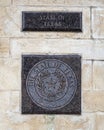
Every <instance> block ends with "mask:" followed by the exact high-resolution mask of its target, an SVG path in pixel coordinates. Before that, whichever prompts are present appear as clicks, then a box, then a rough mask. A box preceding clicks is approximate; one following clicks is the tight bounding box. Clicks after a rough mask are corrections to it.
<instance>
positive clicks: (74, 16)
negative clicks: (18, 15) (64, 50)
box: [22, 12, 82, 32]
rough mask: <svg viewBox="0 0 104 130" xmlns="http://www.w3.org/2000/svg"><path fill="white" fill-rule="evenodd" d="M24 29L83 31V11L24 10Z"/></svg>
mask: <svg viewBox="0 0 104 130" xmlns="http://www.w3.org/2000/svg"><path fill="white" fill-rule="evenodd" d="M22 31H72V32H82V13H81V12H22Z"/></svg>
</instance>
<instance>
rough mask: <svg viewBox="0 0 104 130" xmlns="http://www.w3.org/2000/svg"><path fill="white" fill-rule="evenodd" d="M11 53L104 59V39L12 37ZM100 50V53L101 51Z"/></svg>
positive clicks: (16, 54) (17, 55) (16, 55)
mask: <svg viewBox="0 0 104 130" xmlns="http://www.w3.org/2000/svg"><path fill="white" fill-rule="evenodd" d="M10 45H11V51H10V52H11V55H12V56H13V57H21V54H40V53H41V54H42V53H43V54H47V53H48V54H72V53H73V54H80V55H82V57H83V59H104V40H102V41H99V40H96V41H93V40H70V39H41V38H40V39H12V40H11V41H10ZM99 52H100V53H99Z"/></svg>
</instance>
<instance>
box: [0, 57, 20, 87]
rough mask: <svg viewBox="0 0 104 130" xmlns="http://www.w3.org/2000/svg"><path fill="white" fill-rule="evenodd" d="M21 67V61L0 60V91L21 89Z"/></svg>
mask: <svg viewBox="0 0 104 130" xmlns="http://www.w3.org/2000/svg"><path fill="white" fill-rule="evenodd" d="M20 66H21V64H20V60H16V59H11V58H6V59H0V90H19V89H20V86H21V81H20V78H21V76H20V74H21V73H20Z"/></svg>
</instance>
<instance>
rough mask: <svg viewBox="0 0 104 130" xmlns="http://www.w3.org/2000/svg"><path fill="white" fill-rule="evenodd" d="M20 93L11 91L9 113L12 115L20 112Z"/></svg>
mask: <svg viewBox="0 0 104 130" xmlns="http://www.w3.org/2000/svg"><path fill="white" fill-rule="evenodd" d="M20 100H21V99H20V92H19V91H11V95H10V111H11V112H13V113H19V112H20V106H21V103H20Z"/></svg>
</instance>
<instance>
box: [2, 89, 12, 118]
mask: <svg viewBox="0 0 104 130" xmlns="http://www.w3.org/2000/svg"><path fill="white" fill-rule="evenodd" d="M9 104H10V92H9V91H7V92H5V91H0V118H2V117H1V114H5V113H6V112H7V111H8V109H9Z"/></svg>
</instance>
